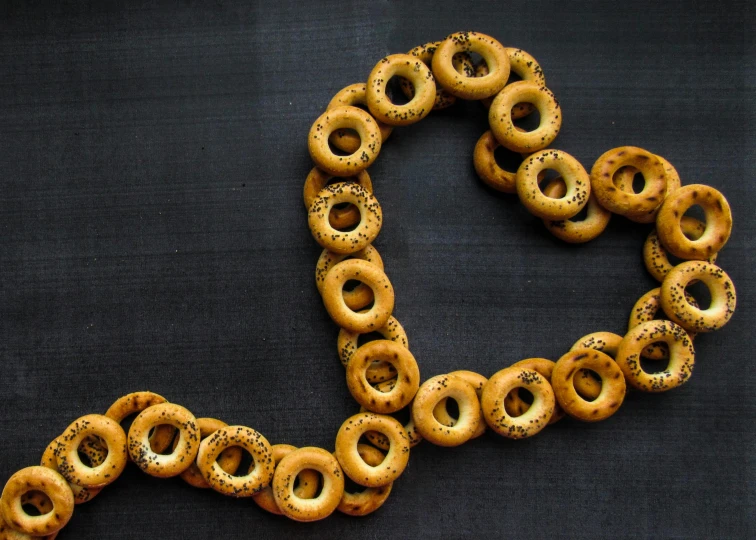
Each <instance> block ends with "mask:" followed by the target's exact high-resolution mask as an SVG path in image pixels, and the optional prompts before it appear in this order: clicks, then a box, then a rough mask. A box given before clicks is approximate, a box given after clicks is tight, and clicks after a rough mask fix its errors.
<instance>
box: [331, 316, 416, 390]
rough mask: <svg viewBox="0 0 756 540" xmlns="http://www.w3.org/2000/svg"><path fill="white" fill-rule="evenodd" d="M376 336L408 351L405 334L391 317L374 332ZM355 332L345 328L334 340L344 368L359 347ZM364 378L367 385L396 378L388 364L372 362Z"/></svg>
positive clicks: (394, 370)
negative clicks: (378, 335)
mask: <svg viewBox="0 0 756 540" xmlns="http://www.w3.org/2000/svg"><path fill="white" fill-rule="evenodd" d="M374 332H376V333H377V334H380V335H381V336H383V337H384V338H385V339H390V340H391V341H396V342H397V343H398V344H399V345H401V346H402V347H404V348H405V349H409V342H408V341H407V334H406V333H405V331H404V328H402V325H401V324H399V321H397V320H396V319H395V318H394V317H393V316H391V317H389V319H388V321H386V324H384V325H383V326H381V327H380V328H378V329H377V330H374ZM361 335H362V334H359V333H357V332H352V331H350V330H347V329H346V328H342V329H341V330H340V331H339V337H338V338H337V340H336V347H337V348H338V350H339V358H340V359H341V363H342V365H343V366H344V367H345V368H346V367H347V365H349V360H350V358H352V355H354V353H355V351H356V350H357V348H358V347H359V340H360V336H361ZM366 378H367V380H368V382H369V383H371V384H374V383H380V382H383V381H389V380H391V379H394V378H396V369H395V368H394V366H392V365H391V364H389V363H388V362H373V365H371V366H370V367H369V368H368V370H367V374H366Z"/></svg>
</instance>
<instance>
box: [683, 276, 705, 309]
mask: <svg viewBox="0 0 756 540" xmlns="http://www.w3.org/2000/svg"><path fill="white" fill-rule="evenodd" d="M685 298H686V299H687V300H688V303H689V304H690V305H692V306H693V307H697V308H698V309H700V310H704V311H705V310H707V309H709V308H710V307H711V291H710V290H709V288H708V287H707V286H706V284H704V283H703V282H701V281H696V282H695V283H688V285H687V286H686V287H685Z"/></svg>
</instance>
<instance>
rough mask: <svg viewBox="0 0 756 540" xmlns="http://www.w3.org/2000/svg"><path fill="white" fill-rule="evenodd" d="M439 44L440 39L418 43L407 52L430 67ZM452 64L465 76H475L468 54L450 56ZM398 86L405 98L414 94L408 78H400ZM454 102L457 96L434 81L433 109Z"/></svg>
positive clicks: (444, 106) (449, 105)
mask: <svg viewBox="0 0 756 540" xmlns="http://www.w3.org/2000/svg"><path fill="white" fill-rule="evenodd" d="M440 44H441V42H440V41H431V42H429V43H425V44H424V45H418V46H417V47H415V48H414V49H412V50H411V51H409V52H408V53H407V54H409V55H411V56H416V57H417V58H419V59H420V60H421V61H422V62H423V64H425V65H426V66H428V67H429V68H430V67H432V61H433V53H435V52H436V49H437V48H438V46H439V45H440ZM452 64H453V65H454V69H456V70H457V72H458V73H460V74H461V75H465V76H467V77H474V76H475V66H473V63H472V58H470V55H469V54H467V53H457V54H455V55H454V56H453V57H452ZM399 86H400V87H401V88H402V92H403V93H404V95H405V97H406V98H407V99H411V98H412V96H414V95H415V89H414V88H413V87H412V83H410V82H409V81H408V80H406V79H402V80H401V81H400V82H399ZM456 102H457V97H456V96H454V95H452V94H450V93H449V92H447V91H446V90H444V89H443V87H442V86H441V85H440V84H438V81H436V101H435V102H434V103H433V110H434V111H437V110H440V109H446V108H447V107H451V106H452V105H454V104H455V103H456Z"/></svg>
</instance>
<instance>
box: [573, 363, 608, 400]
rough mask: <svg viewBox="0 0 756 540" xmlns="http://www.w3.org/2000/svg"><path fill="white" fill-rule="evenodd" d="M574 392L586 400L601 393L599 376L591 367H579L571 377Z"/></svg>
mask: <svg viewBox="0 0 756 540" xmlns="http://www.w3.org/2000/svg"><path fill="white" fill-rule="evenodd" d="M572 385H573V386H574V387H575V392H577V394H578V395H579V396H580V397H581V398H583V399H584V400H586V401H593V400H595V399H596V398H597V397H598V396H599V394H600V393H601V388H602V386H603V382H602V380H601V376H600V375H599V374H598V373H596V372H595V371H593V370H592V369H581V370H580V371H578V372H577V373H575V375H574V376H573V377H572Z"/></svg>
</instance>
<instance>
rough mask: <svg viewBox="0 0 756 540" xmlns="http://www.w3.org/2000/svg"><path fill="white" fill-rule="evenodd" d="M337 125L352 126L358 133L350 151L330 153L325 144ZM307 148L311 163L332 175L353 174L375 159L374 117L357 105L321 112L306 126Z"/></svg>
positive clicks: (377, 135) (378, 136) (378, 137)
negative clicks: (355, 145) (308, 127)
mask: <svg viewBox="0 0 756 540" xmlns="http://www.w3.org/2000/svg"><path fill="white" fill-rule="evenodd" d="M339 129H353V130H354V131H356V132H357V135H358V136H359V137H360V147H359V148H358V149H357V150H356V151H355V152H354V153H352V154H349V155H346V156H340V155H337V154H334V153H333V151H332V150H331V149H330V147H329V145H328V140H329V138H330V136H331V134H332V133H333V132H334V131H336V130H339ZM307 149H308V150H309V152H310V157H311V158H312V160H313V161H314V162H315V164H316V165H317V166H318V167H319V168H320V169H322V170H324V171H325V172H327V173H328V174H332V175H333V176H354V175H356V174H359V173H360V172H361V171H364V170H365V169H367V168H368V167H370V165H371V164H372V163H373V161H375V158H377V157H378V153H379V152H380V151H381V131H380V129H379V128H378V125H377V124H376V121H375V119H374V118H373V117H372V116H370V115H369V114H368V113H366V112H365V111H363V110H362V109H358V108H357V107H351V106H348V105H345V106H343V107H334V108H333V109H329V110H327V111H326V112H324V113H323V114H321V115H320V116H319V117H318V119H317V120H315V122H314V123H313V124H312V127H311V128H310V134H309V136H308V137H307Z"/></svg>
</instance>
